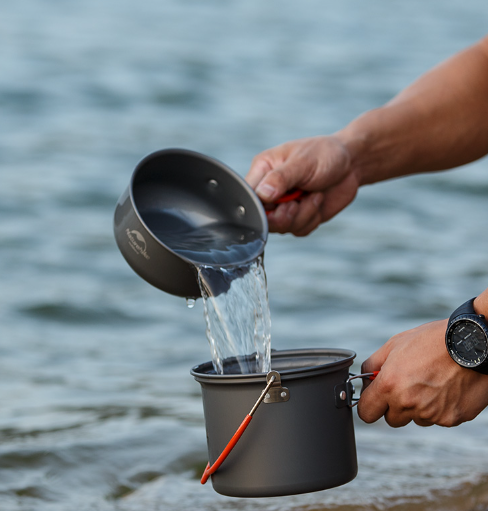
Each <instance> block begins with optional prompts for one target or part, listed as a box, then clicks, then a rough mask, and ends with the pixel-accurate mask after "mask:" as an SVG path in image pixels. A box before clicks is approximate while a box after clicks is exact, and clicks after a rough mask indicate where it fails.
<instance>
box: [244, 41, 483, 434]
mask: <svg viewBox="0 0 488 511" xmlns="http://www.w3.org/2000/svg"><path fill="white" fill-rule="evenodd" d="M487 153H488V37H485V38H484V39H482V40H481V41H479V42H478V43H477V44H475V45H473V46H471V47H470V48H468V49H466V50H464V51H463V52H461V53H458V54H456V55H454V56H453V57H451V58H450V59H449V60H447V61H446V62H444V63H442V64H440V65H439V66H437V67H435V68H434V69H432V70H431V71H429V72H428V73H426V74H425V75H423V76H422V77H421V78H419V79H418V80H417V81H416V82H415V83H413V84H412V85H411V86H409V87H408V88H407V89H405V90H404V91H402V92H401V93H400V94H398V95H397V96H396V97H395V98H394V99H393V100H391V101H390V102H389V103H387V104H386V105H384V106H383V107H381V108H377V109H375V110H371V111H369V112H367V113H365V114H363V115H362V116H360V117H359V118H357V119H355V120H354V121H353V122H351V123H350V124H349V125H348V126H346V127H345V128H344V129H342V130H340V131H339V132H337V133H335V134H334V135H331V136H318V137H312V138H306V139H301V140H295V141H291V142H287V143H285V144H282V145H280V146H277V147H275V148H272V149H269V150H267V151H264V152H263V153H261V154H259V155H258V156H256V157H255V158H254V160H253V162H252V165H251V169H250V171H249V173H248V175H247V177H246V179H247V181H248V182H249V184H250V185H251V186H252V187H253V188H254V189H255V190H256V192H257V194H258V196H259V197H260V198H261V200H262V201H263V202H264V203H265V204H266V203H274V201H276V199H278V198H279V197H281V196H282V195H283V194H285V193H286V192H287V191H288V190H290V189H292V188H295V187H298V188H301V189H303V190H305V191H307V192H309V194H308V195H307V196H306V197H305V198H304V199H303V200H301V201H300V202H299V203H298V202H296V201H292V202H288V203H284V204H280V205H279V206H278V207H276V209H274V210H273V211H271V212H270V213H269V214H268V223H269V227H270V230H271V231H274V232H281V233H285V232H291V233H293V234H295V235H296V236H305V235H307V234H309V233H310V232H312V231H313V230H314V229H316V228H317V227H318V226H319V225H320V224H321V223H322V222H325V221H327V220H329V219H330V218H332V217H333V216H334V215H336V214H337V213H339V212H340V211H341V210H342V209H344V208H345V207H346V206H347V205H349V204H350V203H351V202H352V201H353V200H354V198H355V196H356V194H357V191H358V189H359V187H360V186H363V185H367V184H372V183H376V182H379V181H383V180H387V179H391V178H396V177H400V176H404V175H408V174H415V173H421V172H432V171H437V170H444V169H448V168H453V167H457V166H459V165H463V164H466V163H469V162H471V161H473V160H476V159H478V158H480V157H482V156H484V155H485V154H487ZM457 305H459V304H457ZM474 307H475V311H476V312H477V313H478V314H484V315H485V316H486V317H488V289H486V290H485V291H484V292H483V293H481V294H480V295H479V296H478V297H477V299H476V300H475V302H474ZM446 327H447V320H441V321H435V322H432V323H427V324H425V325H421V326H419V327H417V328H414V329H412V330H408V331H406V332H402V333H400V334H398V335H395V336H394V337H392V338H391V339H389V340H388V341H387V342H386V343H385V344H384V345H383V346H382V347H381V348H380V349H379V350H378V351H376V352H375V353H374V354H373V355H372V356H371V357H370V358H368V359H367V360H366V361H365V362H364V363H363V367H362V372H372V371H378V370H380V373H379V375H378V376H377V378H376V379H375V380H374V381H373V382H369V385H365V389H364V390H363V392H362V395H361V399H360V401H359V405H358V413H359V416H360V417H361V418H362V419H363V420H364V421H365V422H368V423H371V422H374V421H376V420H378V419H379V418H381V417H382V416H384V417H385V420H386V421H387V423H388V424H389V425H390V426H393V427H400V426H405V425H406V424H408V423H409V422H411V421H414V422H415V423H416V424H418V425H421V426H430V425H433V424H437V425H440V426H446V427H450V426H456V425H458V424H461V423H462V422H465V421H469V420H472V419H473V418H474V417H476V416H477V415H478V414H479V413H480V412H481V411H482V410H483V409H484V408H485V407H486V406H488V376H487V375H483V374H480V373H477V372H475V371H473V370H471V369H466V368H463V367H460V366H459V365H458V364H456V363H455V362H454V361H453V360H452V359H451V358H450V356H449V354H448V352H447V350H446V347H445V332H446Z"/></svg>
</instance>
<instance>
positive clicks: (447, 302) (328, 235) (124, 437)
mask: <svg viewBox="0 0 488 511" xmlns="http://www.w3.org/2000/svg"><path fill="white" fill-rule="evenodd" d="M487 26H488V5H487V3H486V0H472V1H470V2H466V1H462V0H430V1H428V2H425V1H423V0H409V1H408V2H385V1H381V0H368V1H367V2H329V1H325V2H324V1H319V0H304V1H301V2H293V1H289V0H279V1H278V0H267V1H265V2H263V1H260V0H247V1H246V2H225V1H222V0H208V1H205V2H202V1H196V0H161V1H156V0H144V1H142V2H130V1H128V0H118V1H115V0H104V1H96V0H85V1H84V2H60V1H56V0H22V1H20V2H3V5H2V14H1V16H0V67H1V73H0V111H1V114H0V116H1V121H0V165H1V170H0V177H1V181H0V183H1V186H0V232H1V236H0V274H1V284H0V285H1V292H0V325H1V326H0V328H1V331H0V396H1V413H0V509H1V510H2V511H14V510H15V511H20V510H22V511H30V510H35V511H51V510H52V511H58V510H63V511H71V510H76V511H85V510H95V511H105V510H108V511H115V510H118V511H139V510H145V511H152V510H154V511H156V510H172V509H177V510H194V509H200V510H202V511H204V510H205V511H210V510H236V509H239V510H251V509H252V510H263V511H264V510H266V511H271V510H280V511H287V510H302V511H312V510H313V511H319V510H324V509H334V510H339V511H345V510H396V511H400V510H424V511H425V510H441V509H442V510H466V511H484V510H486V509H487V508H488V447H487V446H488V442H487V438H488V436H487V431H488V413H482V414H481V415H480V416H479V417H478V418H477V419H476V420H475V421H473V422H471V423H468V424H465V425H462V426H460V427H458V428H454V429H442V428H438V427H432V428H427V429H422V428H419V427H417V426H415V425H410V426H408V427H406V428H402V429H399V430H394V429H391V428H389V427H388V426H387V425H386V424H385V423H384V422H383V421H379V422H378V423H376V424H373V425H365V424H363V423H361V421H360V420H356V436H357V446H358V456H359V475H358V477H357V478H356V479H355V480H354V481H353V482H351V483H350V484H348V485H346V486H344V487H341V488H336V489H333V490H328V491H324V492H319V493H314V494H308V495H301V496H295V497H284V498H277V499H258V500H246V499H232V498H226V497H222V496H220V495H218V494H216V493H215V492H214V491H213V489H212V487H211V485H210V484H208V485H206V486H204V487H202V486H201V485H200V483H199V476H200V473H201V470H202V469H203V467H204V465H205V463H206V456H207V455H206V439H205V431H204V424H203V412H202V405H201V399H200V389H199V386H198V384H197V383H196V382H194V380H193V378H192V377H191V376H190V374H189V370H190V368H191V367H192V366H194V365H196V364H198V363H201V362H203V361H206V360H209V348H208V345H207V341H206V339H205V325H204V321H203V314H202V304H201V300H199V301H198V302H197V305H196V307H195V308H194V309H192V310H189V309H188V308H187V307H186V305H185V301H184V300H183V299H179V298H176V297H173V296H170V295H166V294H164V293H162V292H160V291H158V290H156V289H154V288H152V287H151V286H150V285H148V284H146V283H145V282H144V281H143V280H141V279H140V278H139V277H137V276H136V275H135V274H134V273H133V272H132V270H131V269H130V268H129V267H128V265H127V264H126V263H125V261H124V260H123V259H122V257H121V255H120V254H119V252H118V250H117V249H116V246H115V243H114V240H113V235H112V215H113V210H114V206H115V202H116V200H117V198H118V196H119V195H120V193H121V192H122V191H123V189H124V188H125V187H126V185H127V183H128V181H129V178H130V175H131V173H132V170H133V168H134V166H135V165H136V164H137V162H138V161H139V160H140V159H142V157H144V156H145V155H146V154H148V153H150V152H152V151H154V150H157V149H161V148H165V147H185V148H188V149H193V150H197V151H201V152H204V153H206V154H209V155H211V156H214V157H216V158H218V159H220V160H222V161H224V162H225V163H226V164H228V165H229V166H231V167H232V168H234V169H235V170H236V171H238V172H239V173H240V174H242V175H245V174H246V172H247V169H248V167H249V165H250V162H251V159H252V157H253V156H254V155H255V154H256V153H258V152H260V151H261V150H263V149H265V148H268V147H270V146H273V145H276V144H278V143H281V142H284V141H286V140H289V139H293V138H298V137H304V136H309V135H315V134H324V133H330V132H333V131H335V130H337V129H339V128H341V127H342V126H343V125H345V124H346V123H347V122H349V121H350V120H351V119H353V118H354V117H355V116H357V115H358V114H360V113H361V112H363V111H365V110H367V109H370V108H373V107H376V106H379V105H381V104H383V103H384V102H385V101H387V100H388V99H390V98H391V97H392V96H393V95H395V94H396V93H397V92H398V91H399V90H400V89H402V88H403V87H405V86H406V85H407V84H409V83H410V82H411V81H412V80H414V79H415V78H416V77H417V76H419V75H420V74H421V73H423V72H425V71H426V70H427V69H429V68H430V67H432V66H433V65H435V64H436V63H437V62H439V61H441V60H443V59H444V58H446V57H448V56H449V55H450V54H452V53H454V52H456V51H458V50H460V49H462V48H463V47H465V46H467V45H469V44H471V43H473V42H474V41H476V40H477V39H478V38H480V37H482V36H483V35H484V33H485V32H486V30H487ZM487 167H488V162H487V160H486V159H485V160H481V161H479V162H477V163H474V164H472V165H469V166H467V167H464V168H462V169H459V170H455V171H452V172H447V173H443V174H438V175H425V176H416V177H413V178H407V179H403V180H397V181H392V182H389V183H384V184H380V185H376V186H372V187H368V188H365V189H363V190H361V192H360V194H359V197H358V198H357V200H356V201H355V203H354V204H353V205H352V206H351V207H349V208H348V210H347V211H345V212H343V213H342V214H341V215H339V216H338V217H337V218H336V219H334V220H333V221H331V222H330V223H328V224H327V225H324V226H322V227H321V228H320V229H319V230H317V231H316V232H315V233H313V234H312V235H311V236H309V237H307V238H305V239H295V238H293V237H291V236H278V235H272V236H271V237H270V239H269V242H268V244H267V250H266V257H265V264H266V268H267V275H268V286H269V300H270V306H271V314H272V347H273V348H276V349H284V348H299V347H342V348H349V349H353V350H355V351H356V352H357V354H358V357H357V363H355V365H354V367H353V369H354V370H355V371H358V370H359V367H360V362H361V361H362V360H364V359H365V358H367V357H368V356H369V354H371V353H372V352H373V351H374V350H375V349H377V348H378V347H379V346H380V345H381V344H383V343H384V342H385V341H386V340H387V339H388V338H389V337H390V336H391V335H393V334H395V333H397V332H399V331H402V330H404V329H407V328H410V327H414V326H416V325H418V324H420V323H423V322H426V321H429V320H433V319H439V318H445V317H447V316H448V315H449V313H450V312H451V311H452V310H453V309H454V308H455V307H457V306H458V305H459V304H460V303H461V302H462V301H464V300H466V299H468V298H470V297H472V296H475V295H476V294H477V293H479V292H481V291H482V290H483V289H484V288H485V287H486V286H487V285H488V236H487V235H486V225H487V224H486V218H487V216H486V211H487V210H486V201H487V197H488V168H487Z"/></svg>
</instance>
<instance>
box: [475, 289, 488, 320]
mask: <svg viewBox="0 0 488 511" xmlns="http://www.w3.org/2000/svg"><path fill="white" fill-rule="evenodd" d="M473 307H474V310H475V312H476V314H483V316H485V317H486V318H488V289H485V290H484V291H483V292H482V293H481V294H480V295H478V296H477V297H476V299H475V301H474V303H473Z"/></svg>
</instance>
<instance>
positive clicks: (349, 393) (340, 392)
mask: <svg viewBox="0 0 488 511" xmlns="http://www.w3.org/2000/svg"><path fill="white" fill-rule="evenodd" d="M378 373H379V371H373V372H372V373H362V374H351V375H350V376H349V378H348V379H347V380H346V381H345V382H344V383H341V384H340V385H336V386H335V388H334V392H335V398H336V407H337V408H344V407H345V406H349V408H353V407H354V406H356V405H357V404H358V402H359V398H358V397H353V396H354V390H355V389H354V385H353V384H352V383H351V381H352V380H355V379H356V378H367V379H368V380H371V381H373V380H374V379H375V378H376V377H377V376H378Z"/></svg>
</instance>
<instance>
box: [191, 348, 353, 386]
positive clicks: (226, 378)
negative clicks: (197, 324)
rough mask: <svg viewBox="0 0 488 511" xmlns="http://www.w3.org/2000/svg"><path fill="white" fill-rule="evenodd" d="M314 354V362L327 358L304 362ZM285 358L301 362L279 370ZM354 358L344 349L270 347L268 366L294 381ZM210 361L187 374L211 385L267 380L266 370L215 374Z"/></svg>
mask: <svg viewBox="0 0 488 511" xmlns="http://www.w3.org/2000/svg"><path fill="white" fill-rule="evenodd" d="M313 356H315V357H316V358H317V361H320V357H322V358H323V359H324V360H325V359H326V358H327V357H329V358H330V360H329V361H326V362H325V363H322V364H321V363H315V364H313V363H312V364H311V363H308V364H307V363H306V361H307V360H308V361H310V359H311V358H312V357H313ZM287 358H293V359H300V358H301V359H302V360H303V362H304V364H303V365H299V366H295V367H291V368H290V369H280V368H279V362H280V361H281V362H284V361H285V359H287ZM355 358H356V353H355V352H354V351H352V350H349V349H343V348H301V349H288V350H271V368H272V370H276V371H278V372H279V373H280V375H281V379H282V380H294V379H297V378H307V377H310V376H315V375H318V374H325V373H332V372H336V371H339V370H341V369H344V368H347V367H350V366H351V365H352V363H353V361H354V359H355ZM273 360H274V361H276V362H278V364H277V366H278V367H273ZM213 371H214V369H213V365H212V362H204V363H202V364H199V365H196V366H194V367H193V368H192V369H191V371H190V374H191V375H192V376H193V377H194V378H195V380H196V381H198V382H199V383H213V384H224V383H227V384H240V383H263V382H265V381H266V373H252V374H216V373H214V372H213Z"/></svg>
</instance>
